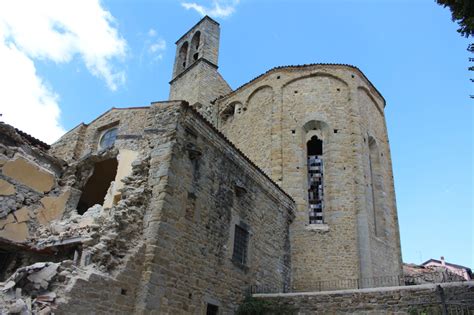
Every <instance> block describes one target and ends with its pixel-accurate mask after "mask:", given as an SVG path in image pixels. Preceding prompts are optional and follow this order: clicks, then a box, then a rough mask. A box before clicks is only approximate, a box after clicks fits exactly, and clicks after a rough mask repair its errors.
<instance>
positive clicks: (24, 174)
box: [2, 157, 54, 193]
mask: <svg viewBox="0 0 474 315" xmlns="http://www.w3.org/2000/svg"><path fill="white" fill-rule="evenodd" d="M2 172H3V174H4V175H5V176H8V177H10V178H12V179H13V180H16V181H18V182H19V183H21V184H24V185H26V186H28V187H30V188H32V189H34V190H36V191H38V192H43V193H45V192H48V191H50V190H51V189H52V188H53V185H54V175H53V174H52V173H50V172H49V171H47V170H45V169H44V168H42V167H40V166H39V165H37V164H34V163H32V162H30V161H28V160H27V159H25V158H23V157H17V158H15V159H14V160H10V161H8V162H6V163H5V164H4V165H3V167H2Z"/></svg>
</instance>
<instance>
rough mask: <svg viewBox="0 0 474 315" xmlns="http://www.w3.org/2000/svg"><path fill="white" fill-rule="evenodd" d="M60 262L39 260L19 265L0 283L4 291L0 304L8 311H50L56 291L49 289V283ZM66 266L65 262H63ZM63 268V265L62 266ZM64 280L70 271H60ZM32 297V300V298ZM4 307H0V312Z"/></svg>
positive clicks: (1, 312) (25, 312)
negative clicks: (23, 265) (19, 266)
mask: <svg viewBox="0 0 474 315" xmlns="http://www.w3.org/2000/svg"><path fill="white" fill-rule="evenodd" d="M60 266H61V264H60V263H50V262H39V263H35V264H32V265H30V266H26V267H21V268H19V269H17V270H16V271H15V273H14V274H13V275H12V276H11V277H10V278H9V279H8V280H7V282H6V283H4V284H3V285H2V284H1V283H0V288H1V291H2V292H3V293H4V294H3V295H2V296H1V298H0V302H1V303H0V305H1V304H3V306H8V307H7V310H8V313H14V314H16V313H19V314H32V312H33V313H35V314H39V313H40V311H43V313H44V311H45V309H46V307H48V308H49V311H48V310H46V313H44V314H49V313H51V308H50V307H49V306H51V305H53V304H54V302H55V300H56V298H57V293H56V292H53V291H50V290H49V289H52V288H53V286H52V285H51V284H52V282H53V281H54V279H55V278H56V276H57V274H58V270H59V269H60ZM65 266H67V264H65ZM62 268H63V269H64V266H63V267H62ZM61 273H62V274H63V276H64V279H63V282H64V281H65V280H66V276H65V274H66V273H67V274H68V275H69V274H70V271H68V270H67V269H64V270H62V271H61ZM32 298H33V300H32ZM4 310H5V309H2V308H0V314H3V311H4Z"/></svg>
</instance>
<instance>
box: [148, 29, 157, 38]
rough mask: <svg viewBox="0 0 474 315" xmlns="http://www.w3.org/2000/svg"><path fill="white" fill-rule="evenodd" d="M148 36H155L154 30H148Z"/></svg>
mask: <svg viewBox="0 0 474 315" xmlns="http://www.w3.org/2000/svg"><path fill="white" fill-rule="evenodd" d="M148 36H150V37H154V36H156V30H154V29H152V28H150V30H149V31H148Z"/></svg>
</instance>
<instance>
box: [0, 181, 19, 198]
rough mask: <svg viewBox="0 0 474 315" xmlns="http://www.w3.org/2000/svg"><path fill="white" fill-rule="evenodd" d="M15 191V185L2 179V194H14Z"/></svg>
mask: <svg viewBox="0 0 474 315" xmlns="http://www.w3.org/2000/svg"><path fill="white" fill-rule="evenodd" d="M15 192H16V189H15V186H13V185H12V184H10V183H9V182H7V181H6V180H3V179H0V196H9V195H13V194H14V193H15Z"/></svg>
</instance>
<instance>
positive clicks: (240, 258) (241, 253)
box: [232, 225, 249, 265]
mask: <svg viewBox="0 0 474 315" xmlns="http://www.w3.org/2000/svg"><path fill="white" fill-rule="evenodd" d="M248 239H249V232H248V231H247V230H246V229H244V228H243V227H241V226H238V225H236V226H235V233H234V253H233V254H232V259H233V260H234V261H236V262H238V263H241V264H242V265H245V264H246V262H247V247H248Z"/></svg>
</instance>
